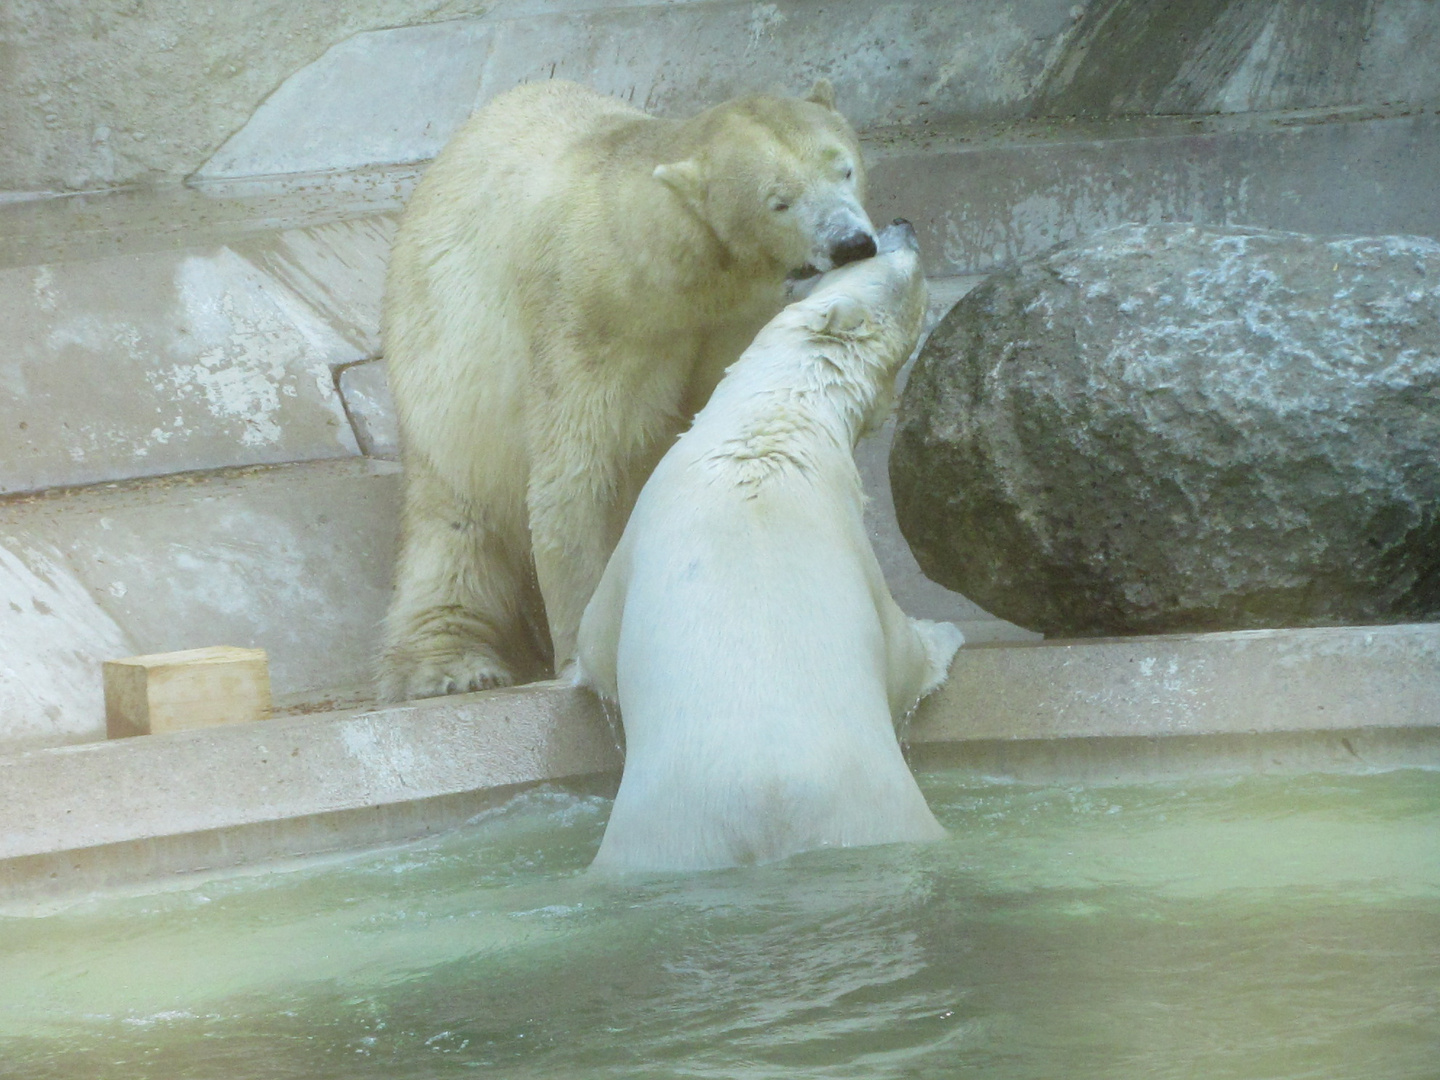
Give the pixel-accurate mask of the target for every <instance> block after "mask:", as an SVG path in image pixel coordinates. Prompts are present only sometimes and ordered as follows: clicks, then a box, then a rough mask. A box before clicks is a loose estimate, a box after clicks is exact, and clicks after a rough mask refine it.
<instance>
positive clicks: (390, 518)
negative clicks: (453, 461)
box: [0, 458, 400, 746]
mask: <svg viewBox="0 0 1440 1080" xmlns="http://www.w3.org/2000/svg"><path fill="white" fill-rule="evenodd" d="M399 479H400V477H399V467H398V466H397V465H395V464H394V463H391V462H383V461H367V460H365V459H362V458H355V459H351V460H347V461H318V462H304V463H299V464H294V465H282V466H275V467H270V468H260V469H242V470H231V471H227V472H221V473H208V474H186V475H181V476H172V477H163V478H159V479H154V480H143V481H132V482H129V483H123V484H106V485H96V486H93V487H88V488H78V489H69V490H64V491H57V492H53V493H49V494H44V495H36V496H30V497H26V498H15V499H10V500H8V501H5V502H3V503H0V641H3V642H4V643H5V663H4V664H3V665H0V746H4V745H7V744H8V745H11V746H14V745H22V744H31V745H36V744H38V745H52V744H56V743H65V742H81V741H87V740H93V739H103V738H104V737H105V710H104V699H103V693H102V687H101V668H100V665H101V664H102V663H103V662H104V661H105V660H113V659H118V658H120V657H124V656H134V655H140V654H146V653H156V652H174V651H178V650H181V649H190V648H201V647H205V646H210V645H236V646H242V647H248V648H263V649H265V650H266V652H267V653H268V654H269V658H270V671H271V682H272V686H273V692H274V695H275V703H276V707H277V708H278V709H280V710H281V711H284V710H286V709H314V708H325V707H330V708H333V707H335V705H337V704H351V703H354V702H357V701H364V700H367V699H368V698H369V696H370V693H371V689H370V682H371V678H372V675H373V668H374V661H375V656H376V653H377V652H378V649H379V624H380V620H381V618H382V617H383V615H384V612H385V606H386V604H387V602H388V599H389V581H390V571H391V564H392V562H393V559H394V551H395V544H396V535H397V529H398V516H399V515H398V507H399Z"/></svg>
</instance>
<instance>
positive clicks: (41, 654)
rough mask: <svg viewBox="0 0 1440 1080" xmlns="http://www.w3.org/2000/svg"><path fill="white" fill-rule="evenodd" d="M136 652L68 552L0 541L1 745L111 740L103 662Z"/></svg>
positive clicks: (12, 538) (37, 542) (34, 542)
mask: <svg viewBox="0 0 1440 1080" xmlns="http://www.w3.org/2000/svg"><path fill="white" fill-rule="evenodd" d="M134 651H135V649H134V647H133V646H132V645H131V643H130V640H129V638H128V637H127V636H126V634H125V632H124V631H123V630H121V629H120V626H119V625H118V624H117V623H116V622H115V620H114V619H113V618H112V617H111V616H110V613H109V612H107V611H106V610H105V609H104V608H103V607H101V606H100V604H99V603H98V602H97V601H96V599H95V597H94V596H93V595H92V594H91V593H90V591H89V589H88V588H86V586H85V584H84V583H83V582H82V581H81V580H80V578H79V576H78V575H77V574H76V573H75V572H74V570H73V569H71V567H70V566H69V565H68V564H67V560H66V558H65V556H64V554H63V553H61V552H60V551H57V550H56V549H54V548H53V547H52V546H51V545H50V544H49V543H47V542H45V541H43V540H41V539H40V538H38V537H34V536H31V537H22V536H16V535H13V534H12V535H9V536H6V537H4V539H3V541H0V748H3V749H4V750H10V749H15V748H19V747H23V746H29V745H35V746H56V745H59V744H62V743H68V742H88V741H90V740H93V739H103V738H104V737H105V695H104V690H103V688H102V686H101V681H100V665H101V664H102V663H103V662H104V661H106V660H110V659H114V658H115V657H119V656H128V655H130V654H131V653H133V652H134Z"/></svg>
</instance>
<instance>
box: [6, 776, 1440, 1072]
mask: <svg viewBox="0 0 1440 1080" xmlns="http://www.w3.org/2000/svg"><path fill="white" fill-rule="evenodd" d="M922 784H923V787H924V788H925V791H926V794H927V796H928V797H929V799H930V801H931V804H932V806H934V808H935V810H936V812H937V814H938V815H939V816H940V818H941V819H942V821H944V823H945V824H946V825H947V826H948V827H949V828H950V829H951V830H952V835H951V836H950V838H949V839H947V840H944V841H941V842H937V843H935V844H929V845H914V846H910V845H897V846H891V847H884V848H870V849H861V850H845V851H825V852H816V853H813V854H811V855H807V856H803V857H800V858H797V859H794V860H791V861H789V862H787V863H785V864H781V865H776V866H768V867H760V868H756V869H746V870H734V871H724V872H719V873H712V874H702V875H693V876H688V877H674V878H651V879H645V880H636V881H624V882H616V881H605V880H601V879H595V878H591V877H589V876H587V875H585V874H584V873H583V868H584V867H585V865H586V864H587V863H588V861H589V859H590V857H591V856H592V855H593V853H594V851H595V849H596V847H597V846H598V844H599V839H600V835H601V832H602V830H603V828H604V822H605V816H606V813H607V812H608V808H609V801H608V799H605V798H603V797H601V796H598V795H595V794H593V793H590V792H587V791H585V790H581V789H569V790H567V789H562V788H558V787H547V788H540V789H536V790H534V791H530V792H527V793H525V794H523V795H520V796H518V797H517V798H515V799H514V800H512V801H510V802H509V803H507V804H506V805H505V806H503V807H501V808H498V809H496V810H494V811H491V812H489V813H487V814H485V815H482V816H481V817H480V818H478V819H477V820H475V821H474V822H472V823H471V824H470V825H468V826H466V827H465V828H463V829H460V830H456V831H455V832H452V833H450V834H447V835H445V836H443V837H440V838H437V839H434V840H430V841H427V842H424V843H420V844H413V845H408V846H405V847H400V848H393V849H389V850H385V851H380V852H373V853H370V854H367V855H360V856H355V857H351V858H348V859H344V860H333V861H331V862H329V863H327V864H322V865H315V866H310V867H306V868H303V869H300V870H296V871H293V872H289V873H277V874H269V875H264V876H252V877H236V878H231V879H226V880H211V881H208V882H204V883H201V884H198V885H196V886H195V887H193V888H189V889H184V890H172V891H167V892H155V893H151V894H148V895H142V896H131V897H125V898H109V899H104V900H95V901H91V902H87V903H85V904H82V905H77V906H73V907H70V908H68V909H65V910H63V911H60V912H56V913H53V914H50V915H47V916H44V917H33V918H15V917H11V918H5V919H0V971H3V973H4V978H3V979H0V1077H17V1078H18V1077H26V1078H31V1077H34V1078H50V1077H55V1078H59V1077H77V1076H97V1077H98V1076H114V1077H130V1076H135V1077H140V1076H144V1077H153V1078H156V1080H166V1078H172V1077H174V1078H179V1077H197V1076H204V1077H242V1076H256V1077H265V1078H271V1077H276V1078H279V1077H290V1076H296V1077H300V1076H304V1077H307V1078H324V1077H337V1078H338V1077H347V1078H364V1077H371V1076H375V1077H385V1078H386V1080H405V1078H410V1077H416V1078H419V1077H427V1078H428V1077H441V1076H446V1075H450V1074H452V1073H465V1074H470V1073H472V1071H473V1070H474V1069H476V1068H480V1069H485V1070H487V1071H488V1072H489V1073H491V1074H497V1075H500V1076H505V1077H515V1078H536V1080H539V1078H545V1080H566V1078H570V1077H576V1078H578V1077H657V1078H659V1077H716V1078H719V1077H724V1078H738V1077H746V1078H750V1077H755V1078H768V1077H777V1078H778V1077H787V1078H792V1077H817V1078H820V1077H824V1078H830V1077H835V1078H841V1077H857V1078H858V1077H865V1078H887V1077H897V1078H899V1077H937V1078H938V1077H950V1076H968V1075H984V1076H986V1077H996V1078H1031V1077H1034V1078H1037V1080H1038V1078H1041V1077H1046V1078H1051V1077H1066V1078H1077V1077H1078V1078H1083V1077H1096V1078H1100V1077H1104V1078H1107V1080H1110V1078H1115V1077H1131V1076H1133V1077H1144V1078H1147V1080H1149V1078H1160V1077H1172V1076H1173V1077H1196V1076H1204V1077H1207V1078H1217V1077H1236V1078H1240V1077H1267V1078H1269V1077H1297V1078H1299V1077H1325V1078H1327V1080H1333V1078H1340V1077H1351V1076H1353V1077H1356V1078H1357V1080H1361V1078H1363V1080H1399V1078H1407V1077H1416V1078H1419V1077H1433V1076H1434V1075H1435V1062H1436V1061H1437V1060H1440V775H1437V774H1435V773H1426V772H1419V771H1413V772H1397V773H1389V774H1382V775H1374V776H1343V777H1341V776H1309V777H1290V778H1264V777H1259V778H1248V779H1244V780H1232V781H1213V780H1205V781H1187V782H1185V783H1181V784H1148V785H1135V786H1126V787H1083V788H1070V787H1031V786H1026V785H1020V784H1007V783H999V782H988V781H980V780H976V779H975V778H973V777H967V776H965V775H962V774H959V773H954V772H942V773H933V774H930V775H926V776H923V777H922Z"/></svg>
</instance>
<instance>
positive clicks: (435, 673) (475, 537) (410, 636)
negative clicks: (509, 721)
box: [380, 462, 550, 701]
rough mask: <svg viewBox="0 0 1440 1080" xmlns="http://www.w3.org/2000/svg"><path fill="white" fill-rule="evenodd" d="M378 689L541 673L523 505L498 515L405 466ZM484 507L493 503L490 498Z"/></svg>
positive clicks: (427, 690) (459, 688)
mask: <svg viewBox="0 0 1440 1080" xmlns="http://www.w3.org/2000/svg"><path fill="white" fill-rule="evenodd" d="M405 494H406V498H405V517H404V521H403V524H402V536H401V549H400V559H399V561H398V564H397V566H396V580H395V589H394V593H393V595H392V599H391V603H390V610H389V612H388V613H387V615H386V617H385V650H384V654H383V656H382V658H381V678H380V692H381V695H382V697H383V698H384V699H385V700H388V701H408V700H410V699H412V698H421V697H436V696H439V695H442V694H452V693H465V692H467V691H471V690H486V689H490V688H491V687H496V686H509V685H511V684H513V683H515V682H519V681H528V680H530V679H535V678H544V677H545V676H546V675H547V674H548V673H549V669H550V656H549V648H548V644H549V642H548V640H547V637H548V636H547V634H546V632H545V629H544V627H543V625H542V614H541V612H542V610H543V604H542V601H541V599H540V593H539V589H538V587H537V584H536V581H535V576H534V571H533V566H532V563H531V560H530V553H529V545H528V542H527V537H526V536H525V530H524V523H523V517H522V516H521V515H522V511H520V510H519V509H517V510H516V511H515V512H514V513H513V514H512V515H508V516H510V517H513V518H514V519H515V520H513V521H508V522H507V521H503V520H497V515H496V514H494V513H493V512H492V513H488V514H487V513H482V512H480V511H479V510H477V509H476V508H472V507H467V506H465V505H463V503H462V502H461V500H459V499H458V498H456V497H455V496H454V494H453V493H451V492H450V491H449V489H448V487H447V485H446V484H445V483H444V482H443V481H442V480H440V479H439V478H437V477H435V476H434V475H433V474H432V473H430V472H429V470H428V469H426V468H424V466H423V465H421V464H420V463H418V462H412V463H410V465H409V466H408V472H407V476H406V493H405ZM491 509H493V508H491Z"/></svg>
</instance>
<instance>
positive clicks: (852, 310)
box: [810, 296, 870, 337]
mask: <svg viewBox="0 0 1440 1080" xmlns="http://www.w3.org/2000/svg"><path fill="white" fill-rule="evenodd" d="M869 321H870V320H869V317H868V316H867V315H866V314H865V305H864V304H862V303H860V302H859V301H858V300H856V299H854V298H853V297H850V296H837V297H835V298H834V299H833V300H831V301H830V302H829V303H827V304H826V305H825V306H824V307H823V308H821V309H820V310H819V311H817V312H815V315H814V317H813V318H812V319H811V320H810V328H811V329H812V330H814V331H815V332H816V333H817V334H828V335H830V336H832V337H839V336H841V335H844V334H853V333H854V332H855V331H856V330H859V329H860V328H861V327H862V326H864V325H865V324H866V323H867V322H869Z"/></svg>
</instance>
